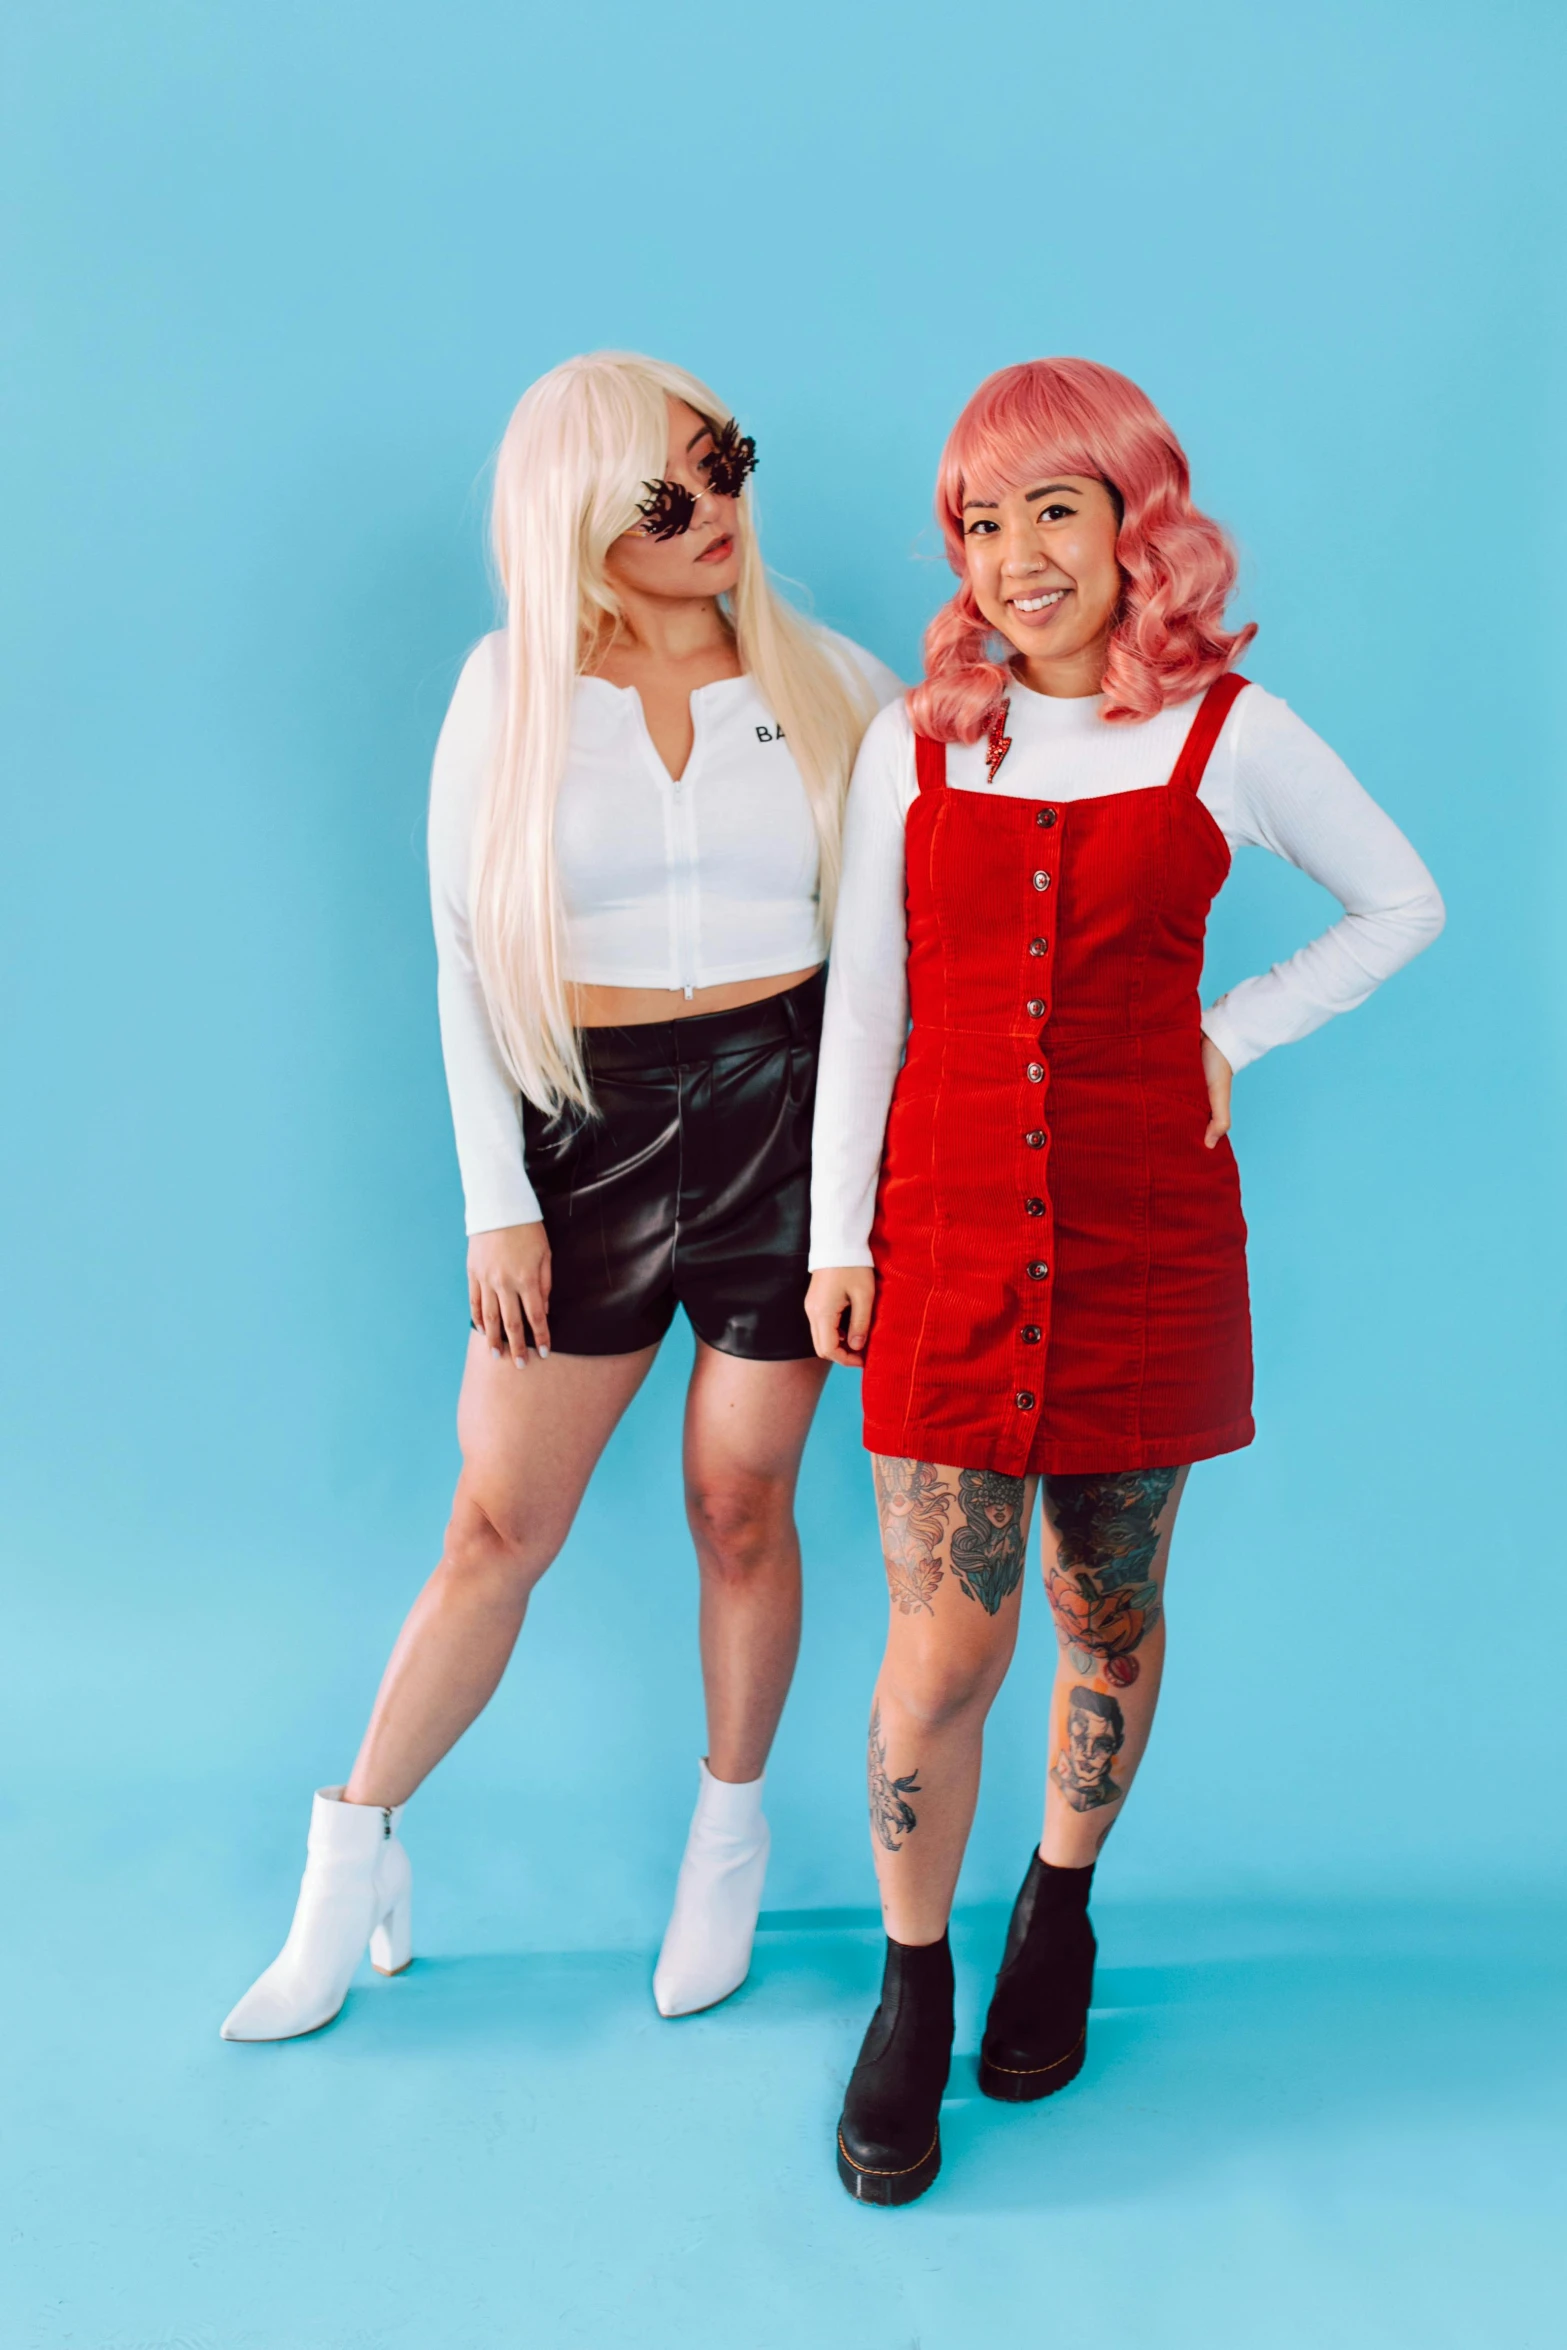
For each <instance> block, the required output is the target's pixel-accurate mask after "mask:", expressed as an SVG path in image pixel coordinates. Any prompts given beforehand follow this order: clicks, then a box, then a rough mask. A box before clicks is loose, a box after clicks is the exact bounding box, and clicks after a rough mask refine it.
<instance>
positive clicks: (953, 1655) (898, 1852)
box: [867, 1455, 1035, 1943]
mask: <svg viewBox="0 0 1567 2350" xmlns="http://www.w3.org/2000/svg"><path fill="white" fill-rule="evenodd" d="M874 1466H875V1473H876V1498H877V1504H878V1508H879V1511H880V1515H881V1530H882V1549H883V1553H884V1555H885V1558H886V1562H887V1581H888V1585H889V1589H890V1593H891V1599H892V1607H891V1613H890V1617H889V1623H888V1632H887V1650H886V1655H885V1657H884V1658H883V1660H882V1668H881V1675H880V1678H879V1679H878V1681H877V1684H876V1697H875V1702H874V1704H873V1706H872V1709H871V1725H870V1741H869V1748H868V1754H867V1770H868V1781H869V1794H870V1816H871V1836H872V1848H873V1851H874V1854H875V1860H876V1875H877V1879H878V1882H879V1884H880V1887H881V1904H882V1914H883V1916H884V1918H885V1920H886V1926H887V1932H888V1934H889V1935H890V1936H891V1937H892V1939H893V1941H895V1942H901V1943H931V1942H938V1941H939V1940H940V1939H941V1937H942V1935H943V1934H944V1933H945V1932H946V1929H947V1919H948V1916H949V1914H950V1912H951V1909H952V1897H953V1892H954V1890H955V1888H956V1885H957V1881H958V1870H959V1868H960V1866H961V1865H962V1860H963V1849H964V1846H965V1845H966V1844H967V1842H968V1834H969V1828H970V1826H971V1824H972V1821H973V1817H974V1803H975V1799H976V1797H977V1795H978V1793H979V1771H980V1760H981V1755H982V1751H983V1746H984V1734H985V1718H986V1716H987V1714H988V1713H989V1711H990V1708H991V1704H992V1702H993V1701H994V1698H995V1695H996V1691H997V1690H998V1689H999V1688H1000V1686H1001V1684H1002V1682H1003V1681H1004V1680H1005V1678H1006V1672H1007V1667H1008V1665H1009V1664H1010V1663H1011V1661H1012V1651H1013V1648H1014V1647H1015V1645H1016V1642H1017V1625H1018V1602H1019V1592H1020V1589H1021V1585H1022V1581H1023V1560H1024V1553H1025V1550H1026V1546H1027V1540H1028V1521H1029V1517H1030V1514H1031V1512H1032V1510H1033V1503H1034V1483H1035V1480H1034V1479H1033V1478H1026V1479H1025V1478H1022V1477H1004V1476H1001V1475H1000V1474H999V1473H997V1472H996V1471H994V1470H990V1469H956V1468H945V1467H940V1466H938V1465H936V1464H934V1463H932V1462H929V1461H904V1460H889V1459H883V1458H882V1457H881V1456H880V1455H877V1456H876V1457H875V1461H874Z"/></svg>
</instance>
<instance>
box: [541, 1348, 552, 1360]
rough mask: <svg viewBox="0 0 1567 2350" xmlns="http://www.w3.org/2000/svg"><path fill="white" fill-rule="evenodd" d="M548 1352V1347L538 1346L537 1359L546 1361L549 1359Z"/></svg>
mask: <svg viewBox="0 0 1567 2350" xmlns="http://www.w3.org/2000/svg"><path fill="white" fill-rule="evenodd" d="M549 1352H550V1350H549V1348H548V1347H547V1346H541V1347H540V1349H539V1361H540V1362H541V1363H545V1362H548V1360H549Z"/></svg>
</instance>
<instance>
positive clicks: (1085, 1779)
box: [1050, 1689, 1126, 1844]
mask: <svg viewBox="0 0 1567 2350" xmlns="http://www.w3.org/2000/svg"><path fill="white" fill-rule="evenodd" d="M1125 1743H1126V1723H1125V1720H1124V1719H1123V1717H1122V1713H1121V1708H1120V1706H1119V1705H1118V1704H1117V1703H1116V1700H1115V1699H1114V1698H1113V1697H1112V1696H1111V1695H1110V1694H1109V1692H1108V1690H1104V1689H1074V1690H1073V1692H1072V1694H1071V1696H1070V1697H1069V1698H1068V1699H1067V1709H1066V1744H1065V1745H1064V1746H1063V1747H1062V1749H1061V1751H1060V1753H1059V1754H1058V1755H1057V1756H1056V1759H1055V1761H1054V1762H1053V1763H1052V1764H1051V1766H1050V1776H1051V1778H1052V1779H1054V1781H1055V1783H1056V1785H1057V1786H1058V1787H1059V1788H1060V1790H1061V1792H1062V1794H1063V1795H1064V1796H1065V1797H1066V1799H1067V1802H1068V1803H1069V1804H1070V1805H1071V1806H1072V1809H1073V1810H1074V1811H1098V1810H1099V1808H1100V1807H1101V1805H1103V1804H1106V1803H1119V1802H1120V1800H1121V1798H1122V1796H1123V1795H1124V1794H1125V1793H1126V1789H1125V1788H1124V1787H1118V1786H1117V1785H1116V1783H1115V1781H1114V1779H1112V1778H1111V1776H1110V1766H1111V1764H1112V1763H1113V1762H1114V1761H1115V1758H1116V1756H1117V1755H1118V1754H1119V1753H1120V1751H1121V1749H1122V1747H1123V1746H1124V1745H1125ZM1108 1833H1109V1831H1108V1829H1107V1830H1106V1834H1108ZM1099 1841H1100V1843H1101V1844H1102V1843H1103V1842H1104V1837H1103V1836H1101V1838H1100V1839H1099Z"/></svg>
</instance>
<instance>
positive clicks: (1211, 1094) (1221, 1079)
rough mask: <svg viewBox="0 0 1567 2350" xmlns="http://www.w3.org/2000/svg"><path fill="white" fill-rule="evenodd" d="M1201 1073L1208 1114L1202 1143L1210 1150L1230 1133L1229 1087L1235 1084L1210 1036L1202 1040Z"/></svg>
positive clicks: (1228, 1065) (1227, 1065)
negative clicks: (1204, 1086) (1204, 1081)
mask: <svg viewBox="0 0 1567 2350" xmlns="http://www.w3.org/2000/svg"><path fill="white" fill-rule="evenodd" d="M1202 1073H1203V1076H1204V1078H1205V1079H1206V1081H1207V1086H1208V1109H1209V1112H1210V1116H1209V1119H1208V1131H1207V1133H1206V1134H1205V1135H1204V1136H1203V1141H1204V1142H1205V1143H1206V1144H1207V1146H1208V1148H1209V1150H1212V1149H1213V1147H1214V1145H1215V1144H1216V1143H1220V1142H1222V1141H1223V1140H1224V1137H1225V1136H1226V1135H1227V1134H1228V1133H1229V1131H1230V1087H1231V1086H1232V1085H1233V1084H1234V1082H1235V1072H1234V1070H1233V1069H1232V1068H1231V1067H1230V1064H1229V1062H1228V1061H1227V1060H1226V1059H1225V1057H1224V1055H1223V1054H1222V1053H1221V1052H1220V1050H1219V1048H1218V1046H1217V1045H1216V1044H1215V1043H1214V1041H1213V1039H1212V1037H1211V1036H1205V1037H1204V1038H1203V1040H1202Z"/></svg>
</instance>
